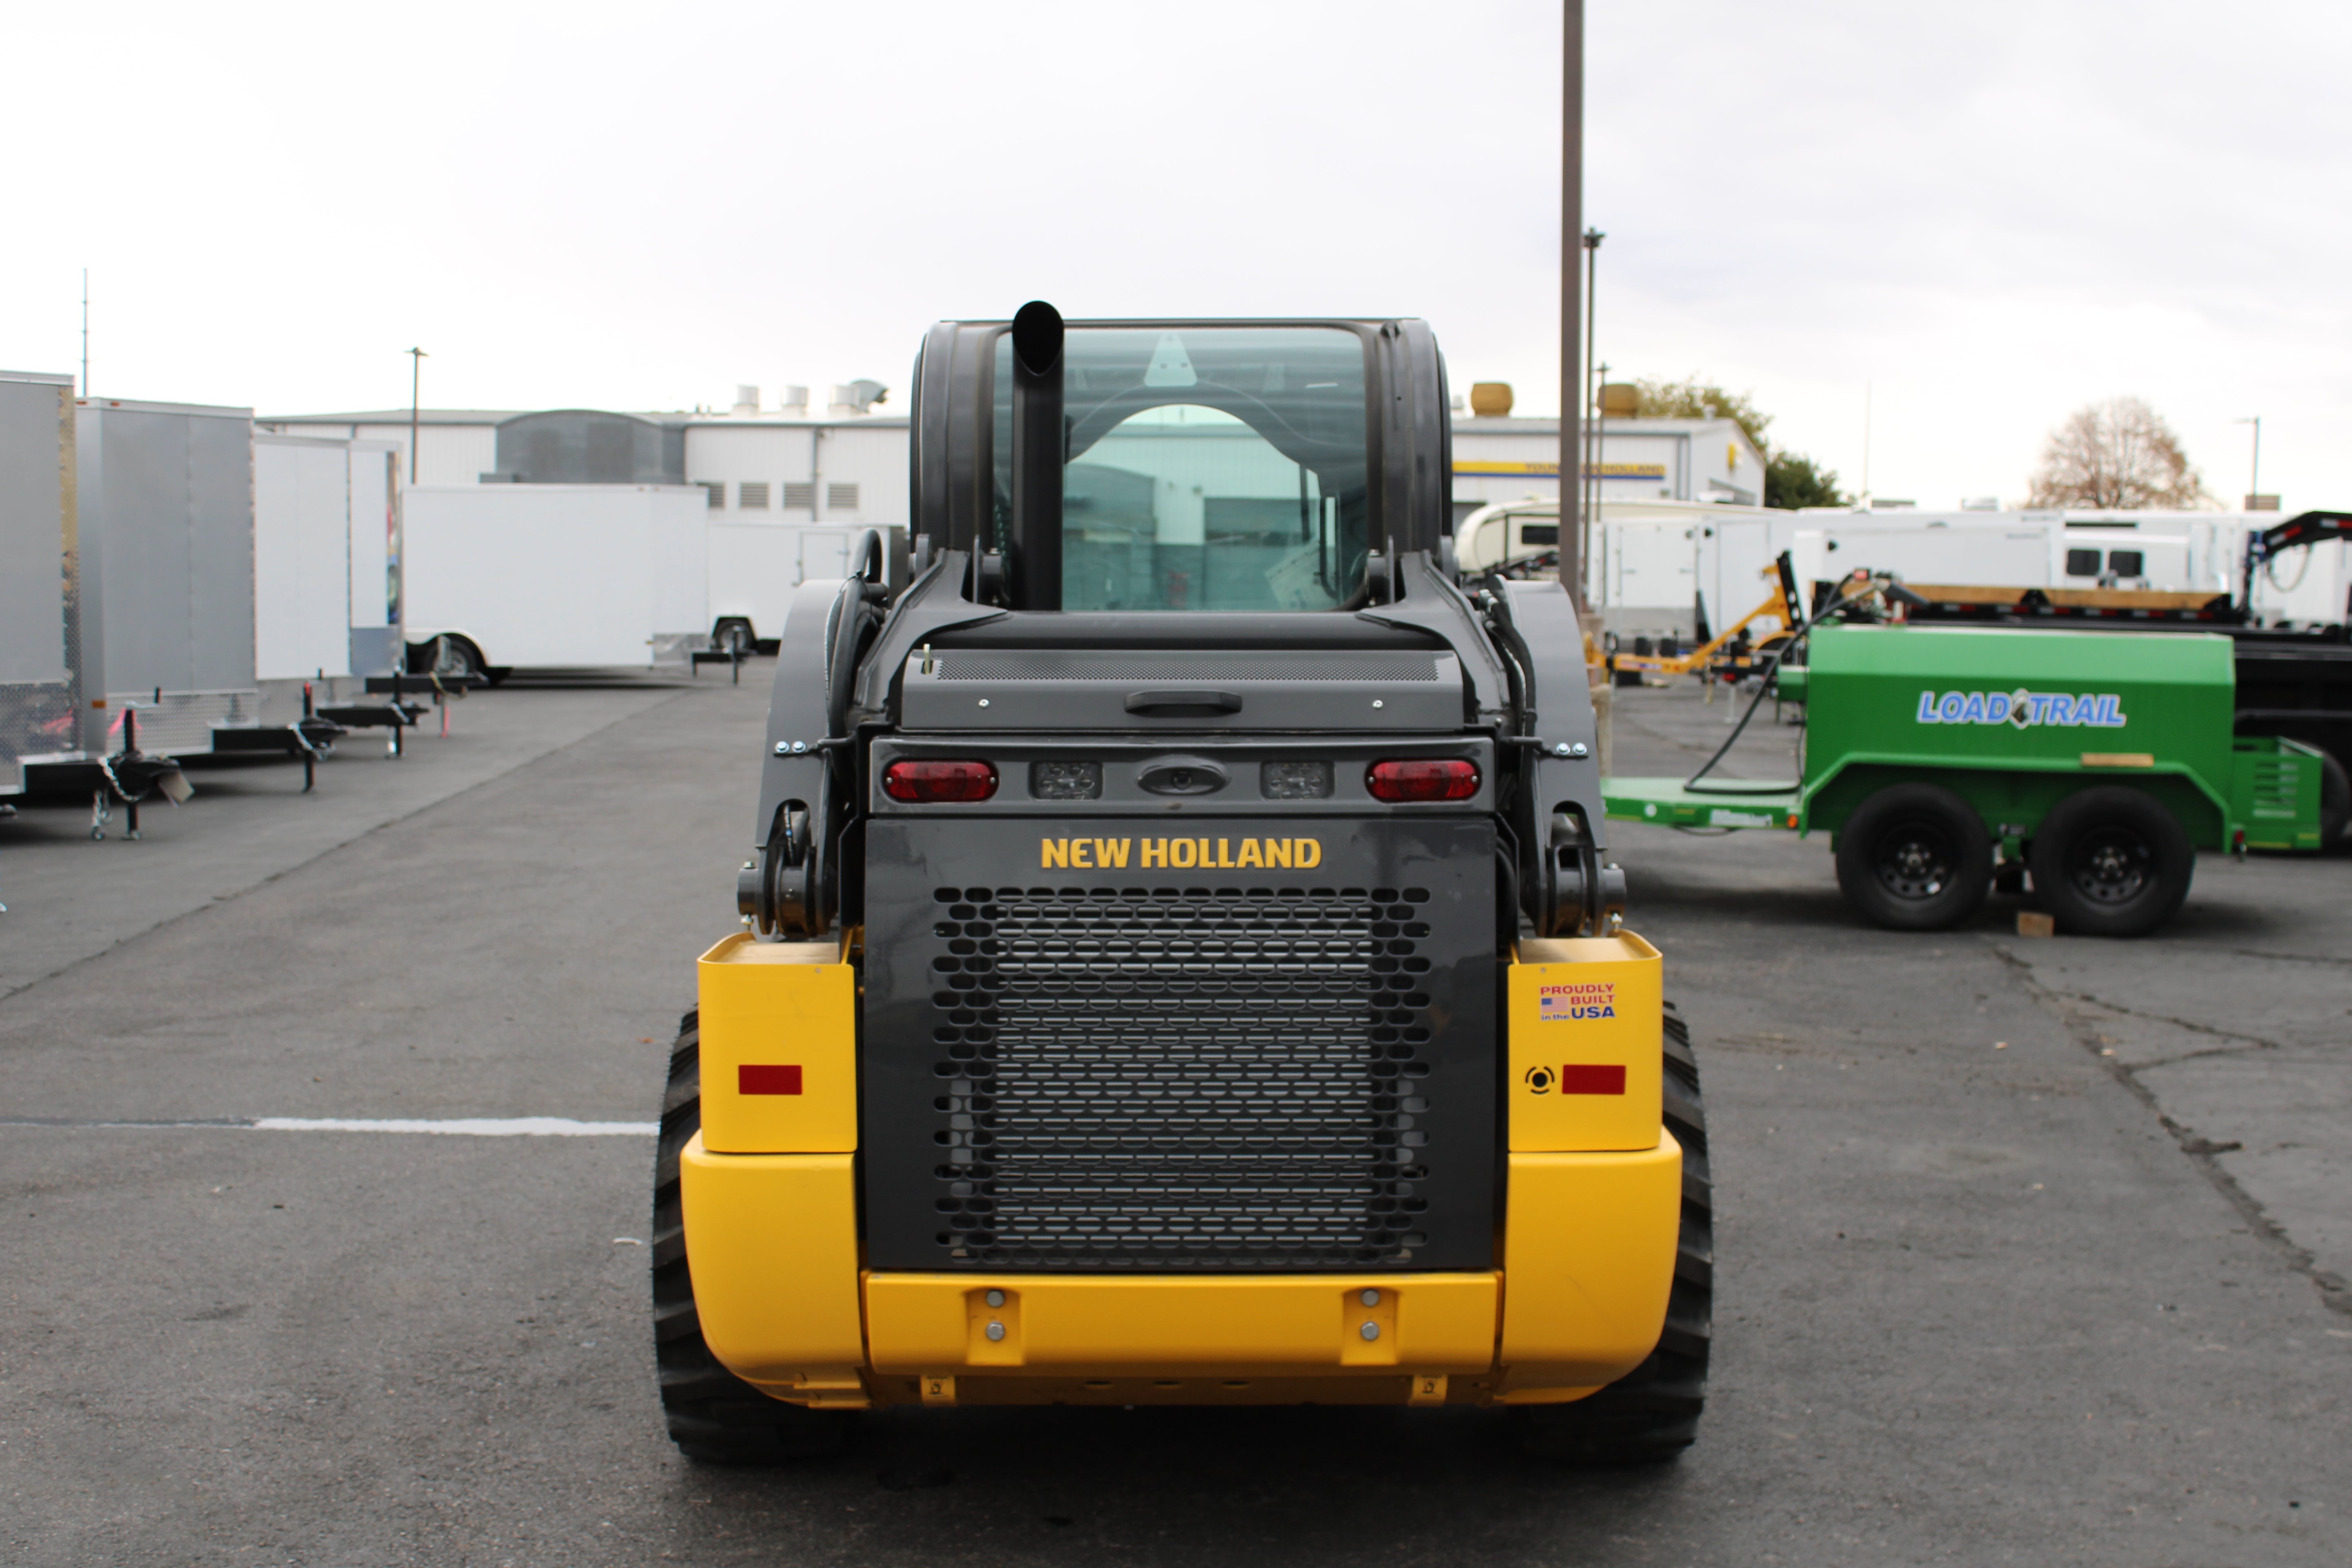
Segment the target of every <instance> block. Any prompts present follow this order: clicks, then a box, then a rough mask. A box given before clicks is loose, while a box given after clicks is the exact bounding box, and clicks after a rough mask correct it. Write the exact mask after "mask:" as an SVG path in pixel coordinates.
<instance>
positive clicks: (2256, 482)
mask: <svg viewBox="0 0 2352 1568" xmlns="http://www.w3.org/2000/svg"><path fill="white" fill-rule="evenodd" d="M2236 423H2238V424H2240V425H2251V426H2253V427H2254V468H2253V472H2252V474H2250V475H2248V476H2247V479H2246V506H2247V509H2248V510H2252V507H2253V504H2254V498H2255V497H2256V496H2258V495H2260V494H2262V493H2263V416H2261V415H2259V414H2257V415H2254V416H2252V417H2251V418H2246V419H2240V420H2238V421H2236Z"/></svg>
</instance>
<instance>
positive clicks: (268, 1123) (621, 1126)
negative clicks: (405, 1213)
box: [253, 1116, 661, 1138]
mask: <svg viewBox="0 0 2352 1568" xmlns="http://www.w3.org/2000/svg"><path fill="white" fill-rule="evenodd" d="M253 1128H254V1131H257V1132H440V1133H446V1134H453V1135H455V1136H457V1137H461V1138H650V1137H652V1136H653V1135H654V1134H655V1133H656V1132H658V1131H661V1124H660V1123H659V1122H656V1121H572V1120H571V1119H570V1118H568V1117H562V1116H505V1117H473V1118H467V1117H460V1118H457V1119H456V1120H453V1121H362V1120H361V1119H359V1118H356V1117H345V1116H330V1117H307V1116H262V1117H257V1118H256V1119H255V1120H254V1121H253Z"/></svg>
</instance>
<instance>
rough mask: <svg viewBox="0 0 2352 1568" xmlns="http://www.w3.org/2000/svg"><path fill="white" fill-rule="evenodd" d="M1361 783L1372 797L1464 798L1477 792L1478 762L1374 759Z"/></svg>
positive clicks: (1456, 759)
mask: <svg viewBox="0 0 2352 1568" xmlns="http://www.w3.org/2000/svg"><path fill="white" fill-rule="evenodd" d="M1364 787H1365V788H1366V789H1369V790H1370V791H1371V792H1372V798H1373V799H1374V800H1391V801H1412V800H1468V799H1469V798H1470V797H1471V796H1472V795H1476V794H1477V793H1478V766H1477V764H1476V763H1465V762H1464V761H1463V760H1462V759H1461V758H1459V757H1415V758H1412V759H1411V760H1410V761H1403V762H1392V763H1373V764H1372V765H1371V767H1370V769H1369V770H1367V771H1366V773H1365V774H1364Z"/></svg>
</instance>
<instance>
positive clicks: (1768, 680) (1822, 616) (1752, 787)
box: [1683, 577, 1879, 795]
mask: <svg viewBox="0 0 2352 1568" xmlns="http://www.w3.org/2000/svg"><path fill="white" fill-rule="evenodd" d="M1862 582H1863V586H1864V592H1863V593H1858V594H1846V593H1841V594H1839V595H1836V596H1835V597H1834V598H1832V599H1831V601H1830V602H1829V603H1828V604H1826V605H1822V608H1821V609H1819V610H1818V611H1816V612H1814V614H1813V616H1812V618H1811V619H1810V620H1808V621H1807V622H1805V624H1804V625H1803V626H1799V627H1798V628H1797V629H1796V630H1795V631H1794V632H1791V633H1790V636H1789V640H1788V641H1786V642H1784V643H1782V644H1781V645H1780V647H1779V648H1778V649H1777V650H1775V651H1774V652H1773V653H1771V654H1770V655H1769V656H1768V662H1767V663H1766V665H1765V667H1764V670H1763V675H1762V679H1759V681H1758V682H1757V683H1756V695H1755V697H1754V698H1752V699H1751V700H1749V701H1748V711H1747V712H1745V713H1742V714H1741V715H1740V716H1739V722H1738V723H1737V724H1735V725H1733V726H1732V727H1731V733H1730V734H1729V735H1727V736H1726V737H1724V742H1723V744H1722V745H1720V746H1717V748H1716V749H1715V755H1713V756H1711V757H1709V758H1707V760H1706V762H1704V763H1700V764H1699V769H1698V772H1696V773H1693V774H1691V776H1690V777H1688V778H1686V779H1685V780H1683V788H1685V789H1686V790H1688V791H1690V792H1691V793H1692V794H1693V795H1789V794H1791V793H1793V792H1794V791H1797V790H1800V789H1802V788H1804V785H1805V781H1804V780H1802V779H1791V780H1790V782H1788V783H1787V784H1775V783H1772V782H1769V781H1767V780H1757V779H1736V780H1732V781H1730V782H1728V783H1725V784H1700V783H1699V782H1698V781H1699V780H1701V779H1703V778H1705V777H1706V775H1707V774H1708V773H1712V772H1713V771H1714V769H1715V765H1716V764H1717V763H1720V762H1721V761H1723V759H1724V757H1725V756H1726V755H1727V754H1728V753H1729V752H1730V751H1731V748H1732V747H1733V746H1734V745H1736V744H1737V743H1738V740H1739V737H1740V735H1741V734H1742V733H1743V732H1745V731H1746V730H1747V728H1748V721H1749V720H1750V719H1753V718H1755V717H1756V710H1757V709H1759V708H1760V707H1762V706H1763V704H1764V699H1765V698H1766V697H1767V696H1768V695H1769V693H1770V692H1771V689H1772V678H1773V677H1774V676H1775V675H1777V674H1779V673H1780V663H1781V661H1782V660H1783V659H1785V658H1788V656H1789V655H1790V653H1791V652H1793V651H1794V650H1795V649H1796V647H1797V645H1798V644H1800V643H1801V642H1803V641H1804V640H1805V636H1806V634H1807V633H1809V632H1811V630H1812V629H1813V628H1814V627H1815V626H1820V625H1821V624H1822V622H1823V621H1825V620H1828V619H1829V618H1830V617H1831V616H1833V615H1836V614H1837V613H1838V612H1839V611H1840V610H1843V609H1844V608H1845V607H1846V606H1847V605H1854V604H1859V603H1861V602H1862V601H1863V600H1864V599H1865V598H1868V597H1869V596H1870V595H1871V594H1874V593H1876V592H1878V591H1879V584H1877V583H1876V582H1875V581H1874V580H1873V579H1871V578H1867V577H1865V578H1864V579H1863V580H1862Z"/></svg>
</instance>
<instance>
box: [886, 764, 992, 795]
mask: <svg viewBox="0 0 2352 1568" xmlns="http://www.w3.org/2000/svg"><path fill="white" fill-rule="evenodd" d="M882 793H883V794H885V795H888V796H889V797H890V798H891V799H892V800H914V801H962V800H986V799H987V798H988V797H989V796H990V795H994V794H995V793H996V770H995V769H994V768H993V767H992V766H990V765H989V764H988V763H933V762H920V763H911V762H910V763H891V764H890V765H889V766H888V767H887V768H885V769H883V770H882Z"/></svg>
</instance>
